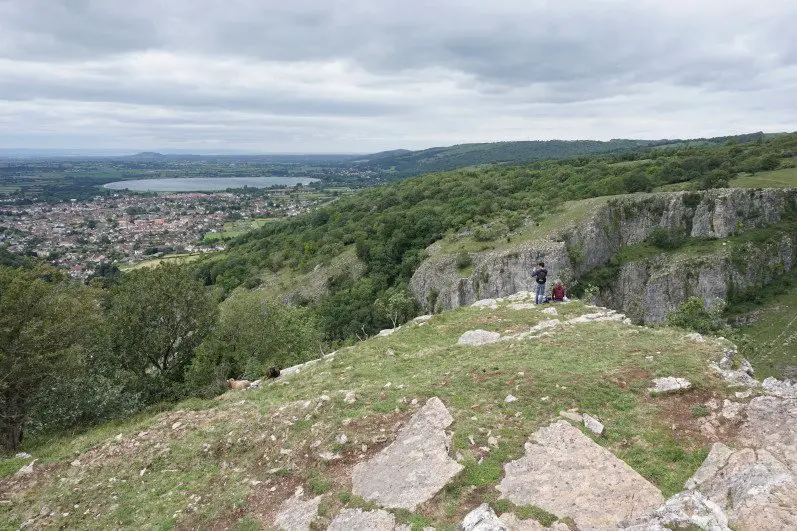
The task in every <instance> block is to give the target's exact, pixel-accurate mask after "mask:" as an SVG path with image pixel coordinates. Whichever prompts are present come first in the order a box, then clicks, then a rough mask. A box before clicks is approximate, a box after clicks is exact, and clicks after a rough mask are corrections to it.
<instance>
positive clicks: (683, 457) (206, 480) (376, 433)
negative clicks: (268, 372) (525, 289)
mask: <svg viewBox="0 0 797 531" xmlns="http://www.w3.org/2000/svg"><path fill="white" fill-rule="evenodd" d="M629 323H630V321H629V320H628V319H626V318H625V316H623V315H622V314H618V313H616V312H614V311H609V310H606V309H601V308H597V307H593V306H588V305H585V304H583V303H581V302H578V301H572V302H570V303H565V304H557V305H544V306H538V307H535V306H534V305H533V304H529V303H528V295H527V294H525V293H519V294H517V295H515V296H512V297H509V298H506V299H492V300H486V301H480V302H479V303H478V304H474V305H473V306H472V307H467V308H464V307H463V308H459V309H456V310H452V311H446V312H443V313H441V314H438V315H434V316H425V317H422V318H418V319H415V320H414V321H412V322H410V323H408V324H406V325H404V326H402V327H400V328H398V329H395V330H385V331H383V332H382V333H380V334H379V336H377V337H373V338H371V339H368V340H367V341H363V342H359V343H357V344H355V345H353V346H351V347H347V348H344V349H342V350H339V351H337V352H335V353H332V354H328V355H326V356H324V357H323V358H321V359H319V360H317V361H315V362H313V363H310V364H306V365H303V366H299V367H296V368H293V369H288V370H284V371H283V374H282V375H281V376H280V377H279V378H278V379H276V380H271V381H264V382H263V383H258V384H257V385H256V386H254V387H256V388H252V389H248V390H244V391H230V392H228V393H227V394H224V395H222V396H220V397H218V398H217V399H213V400H197V399H192V400H189V401H187V402H183V403H180V404H178V405H175V406H173V407H170V408H168V409H167V410H165V411H162V412H159V413H145V414H140V415H138V416H137V417H136V418H134V419H131V420H129V421H125V422H120V423H115V424H109V425H105V426H103V427H101V428H98V429H94V430H89V431H87V432H86V433H84V434H82V435H79V436H77V437H73V438H61V439H58V440H52V441H49V442H44V443H41V444H40V445H39V446H36V447H32V448H30V449H29V451H30V452H31V453H32V454H33V455H32V456H31V457H26V458H24V459H23V458H18V459H12V460H6V461H3V462H2V474H3V475H4V476H5V477H3V478H2V479H0V492H2V493H3V495H2V505H0V511H2V518H3V519H4V520H5V527H17V526H20V525H22V526H24V527H35V528H42V527H60V528H70V529H77V528H137V529H140V528H173V527H174V528H181V529H186V528H196V527H201V528H214V529H220V528H235V529H258V528H263V529H278V528H284V529H323V528H326V527H327V526H329V528H330V529H347V528H348V529H358V528H360V529H361V528H365V527H366V525H372V526H375V527H369V528H374V529H393V528H394V527H395V528H396V529H408V528H410V527H411V528H413V529H421V528H428V527H430V526H431V527H434V528H437V529H453V528H454V527H455V526H456V525H459V524H460V523H461V522H462V521H463V519H464V518H465V517H466V515H468V513H470V512H471V511H472V510H473V509H476V508H478V507H479V506H481V505H482V504H483V503H488V504H489V505H490V507H491V508H492V510H494V511H495V512H496V513H500V514H501V515H502V516H501V518H502V521H503V522H504V524H505V525H506V526H507V527H505V528H508V529H541V528H542V526H553V528H554V529H561V530H564V529H609V528H611V529H615V528H617V527H618V526H621V527H623V528H627V529H652V528H657V529H659V528H662V527H654V524H655V525H660V526H671V525H678V526H687V525H691V526H693V528H704V529H728V526H731V527H733V528H734V529H757V530H761V529H783V527H782V525H783V524H785V523H787V522H790V523H791V524H793V523H794V522H797V514H795V513H794V509H795V506H797V505H795V501H796V500H797V498H795V496H797V484H796V483H795V481H796V479H795V470H797V468H795V466H796V464H795V461H794V454H793V449H794V444H795V441H794V436H795V434H794V432H793V426H794V425H795V424H794V422H795V420H797V419H794V418H793V415H794V411H795V407H794V400H795V389H794V387H791V386H789V385H788V384H784V383H779V382H777V381H775V380H773V379H770V380H767V381H766V382H765V384H764V386H763V387H762V386H761V385H760V383H759V382H757V381H755V380H754V379H752V378H750V376H749V374H748V373H749V372H751V369H750V368H749V366H748V365H746V362H745V361H744V360H743V359H741V358H740V357H739V356H738V354H736V353H735V350H734V346H733V345H732V344H731V343H730V342H729V341H727V340H724V339H722V338H716V339H715V338H704V337H702V336H700V335H698V334H687V333H686V332H684V331H682V330H679V329H674V328H667V327H659V328H648V327H639V326H635V325H632V324H629ZM670 377H673V378H678V379H683V380H675V382H676V384H675V385H674V390H671V391H664V389H667V386H666V384H668V383H669V384H672V382H670V381H669V380H672V378H670ZM662 378H664V379H665V380H656V379H662ZM654 380H655V381H654ZM684 380H686V381H688V384H687V383H685V382H684ZM657 385H658V386H659V391H653V390H652V389H655V388H656V386H657ZM671 387H672V385H671ZM789 426H791V428H790V427H789ZM543 455H544V456H547V457H544V458H543ZM524 456H525V457H524ZM707 456H708V457H707ZM540 459H542V461H539V460H540ZM534 463H536V464H534ZM696 471H697V472H696ZM554 478H557V480H554ZM568 478H569V479H568ZM565 479H566V480H567V481H564V480H565ZM553 485H555V487H554V486H553ZM753 487H755V488H753ZM554 488H555V490H551V489H554ZM671 497H672V498H671ZM667 498H670V500H669V501H667V503H666V504H665V500H666V499H667ZM469 518H470V520H471V521H472V520H474V519H477V520H478V519H486V520H485V521H487V520H489V519H490V518H495V515H493V514H491V513H490V511H487V510H486V509H485V508H484V507H482V509H481V512H479V513H476V514H475V515H471V516H470V517H469ZM519 521H520V522H519ZM366 522H370V524H366ZM485 525H486V524H485ZM495 525H498V524H495ZM513 526H514V527H513ZM635 526H636V527H635ZM779 526H780V527H779ZM468 529H475V527H468ZM478 529H503V528H502V527H486V528H478Z"/></svg>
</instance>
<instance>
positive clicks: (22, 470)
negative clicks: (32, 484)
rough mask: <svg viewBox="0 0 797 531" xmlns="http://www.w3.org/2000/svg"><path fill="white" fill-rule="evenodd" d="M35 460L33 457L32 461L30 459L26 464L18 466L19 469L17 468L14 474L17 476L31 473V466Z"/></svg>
mask: <svg viewBox="0 0 797 531" xmlns="http://www.w3.org/2000/svg"><path fill="white" fill-rule="evenodd" d="M36 461H38V459H34V460H33V461H31V462H30V463H28V464H27V465H25V466H23V467H22V468H20V469H19V470H17V473H16V475H17V476H29V475H31V474H33V467H34V466H35V465H36Z"/></svg>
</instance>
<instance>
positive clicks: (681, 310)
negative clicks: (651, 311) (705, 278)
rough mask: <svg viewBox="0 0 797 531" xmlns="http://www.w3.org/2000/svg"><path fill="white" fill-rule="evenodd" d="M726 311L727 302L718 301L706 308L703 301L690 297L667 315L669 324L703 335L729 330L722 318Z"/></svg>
mask: <svg viewBox="0 0 797 531" xmlns="http://www.w3.org/2000/svg"><path fill="white" fill-rule="evenodd" d="M724 310H725V301H717V302H715V303H714V304H713V305H712V306H711V307H709V308H706V305H705V303H704V302H703V299H701V298H700V297H690V298H688V299H687V300H685V301H684V302H682V303H681V305H680V306H678V309H677V310H675V311H674V312H670V313H669V314H668V315H667V324H669V325H670V326H677V327H680V328H686V329H688V330H694V331H695V332H699V333H701V334H711V333H714V332H718V331H720V330H723V329H725V328H727V326H728V325H727V323H726V322H725V319H723V317H722V313H723V311H724Z"/></svg>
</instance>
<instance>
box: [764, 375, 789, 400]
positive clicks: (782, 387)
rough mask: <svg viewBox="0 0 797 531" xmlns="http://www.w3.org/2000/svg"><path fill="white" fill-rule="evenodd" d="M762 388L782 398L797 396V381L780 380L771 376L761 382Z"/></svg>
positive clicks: (769, 393)
mask: <svg viewBox="0 0 797 531" xmlns="http://www.w3.org/2000/svg"><path fill="white" fill-rule="evenodd" d="M761 388H762V389H764V392H765V393H767V394H768V395H772V396H777V397H780V398H797V383H794V382H786V381H781V380H778V379H777V378H773V377H772V376H770V377H769V378H767V379H766V380H764V381H763V382H761Z"/></svg>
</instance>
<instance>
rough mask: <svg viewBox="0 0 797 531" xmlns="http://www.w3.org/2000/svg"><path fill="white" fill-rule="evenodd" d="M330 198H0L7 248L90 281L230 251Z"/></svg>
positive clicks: (0, 226)
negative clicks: (234, 243) (101, 272)
mask: <svg viewBox="0 0 797 531" xmlns="http://www.w3.org/2000/svg"><path fill="white" fill-rule="evenodd" d="M325 200H327V199H326V198H325V197H324V196H323V195H322V194H310V193H302V192H301V191H299V190H296V189H293V188H284V189H274V190H269V191H268V192H265V193H264V192H258V193H251V194H250V193H240V192H219V193H182V194H177V193H170V194H161V195H155V194H136V193H130V192H126V191H120V192H118V193H114V194H112V195H98V196H96V197H93V198H90V199H87V200H70V201H65V202H61V203H54V204H53V203H48V202H38V201H23V202H20V201H18V200H16V199H14V198H11V197H5V198H3V197H0V248H5V249H7V250H8V251H11V252H15V253H21V254H28V255H31V256H34V255H35V256H38V257H41V258H44V259H46V260H48V261H50V262H51V263H53V264H54V265H57V266H59V267H62V268H65V269H68V270H69V272H70V274H71V275H72V276H73V277H76V278H84V279H85V278H88V277H89V276H91V275H92V274H93V273H94V272H95V270H96V269H97V268H98V267H99V266H100V265H101V264H106V263H107V264H114V265H116V266H118V267H120V268H122V269H124V268H126V267H133V266H135V265H137V264H141V263H144V264H146V263H147V261H149V260H157V259H160V258H162V257H164V256H166V257H169V256H197V255H200V254H203V253H208V252H213V251H219V250H223V249H224V248H225V242H226V241H228V240H229V239H231V238H233V237H235V236H237V235H239V234H241V233H243V232H246V231H248V230H252V229H255V228H258V227H260V226H262V225H263V224H265V223H269V222H272V221H275V220H278V219H281V218H285V217H289V216H295V215H298V214H301V213H303V212H306V211H308V210H309V209H311V208H312V207H313V206H315V205H317V204H319V203H321V202H324V201H325Z"/></svg>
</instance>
